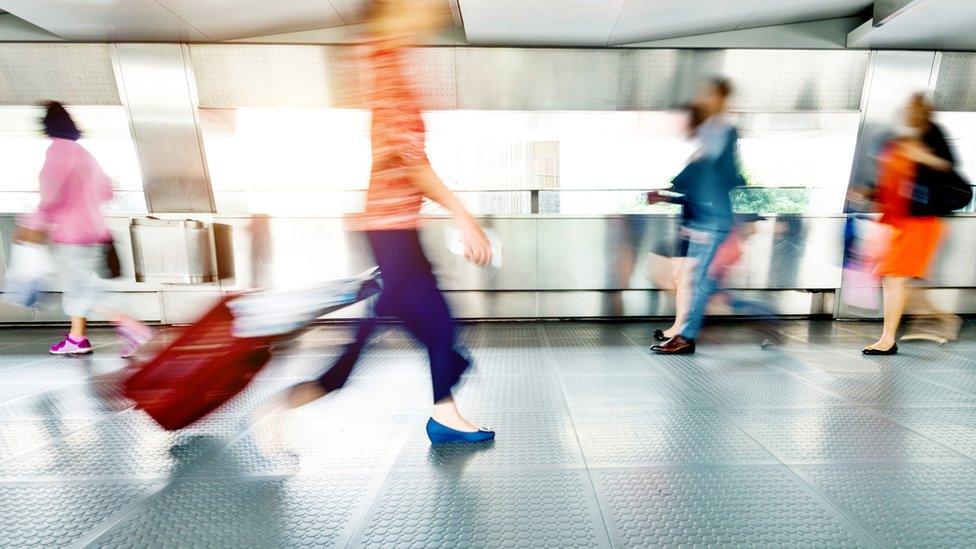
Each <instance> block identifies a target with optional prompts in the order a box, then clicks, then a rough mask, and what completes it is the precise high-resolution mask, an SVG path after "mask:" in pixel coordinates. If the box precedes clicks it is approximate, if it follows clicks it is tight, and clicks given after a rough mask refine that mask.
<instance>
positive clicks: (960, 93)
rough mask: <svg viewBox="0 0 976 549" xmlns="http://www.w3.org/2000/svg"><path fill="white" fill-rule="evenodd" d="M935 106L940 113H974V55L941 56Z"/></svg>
mask: <svg viewBox="0 0 976 549" xmlns="http://www.w3.org/2000/svg"><path fill="white" fill-rule="evenodd" d="M941 56H942V60H941V62H940V64H939V80H938V83H937V85H936V88H935V91H936V96H935V100H936V104H937V108H938V109H939V110H940V111H976V53H950V52H945V53H942V54H941Z"/></svg>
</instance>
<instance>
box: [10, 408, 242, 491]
mask: <svg viewBox="0 0 976 549" xmlns="http://www.w3.org/2000/svg"><path fill="white" fill-rule="evenodd" d="M236 429H237V422H224V423H218V422H211V423H208V424H206V425H205V426H200V427H193V428H188V429H183V430H181V431H174V432H171V431H165V430H163V429H162V428H161V427H159V426H158V425H156V424H155V423H153V422H152V420H151V419H149V417H148V416H145V415H144V414H141V413H139V412H129V413H125V414H120V415H119V416H118V417H116V418H113V419H110V420H107V421H102V422H99V423H96V424H94V425H92V426H91V427H88V428H86V429H82V430H79V431H75V432H73V433H71V434H68V435H67V436H65V437H63V438H61V439H59V440H57V441H55V442H54V443H53V444H50V445H47V446H43V447H41V448H39V449H36V450H34V451H31V452H28V453H26V454H23V455H20V456H18V457H16V459H13V460H9V461H7V462H5V463H3V464H0V478H3V479H90V478H127V477H166V476H170V475H173V474H179V473H181V472H184V471H186V470H188V469H190V468H191V467H193V466H194V465H195V464H196V463H197V462H198V461H199V460H200V458H201V457H203V456H206V455H207V454H209V453H210V452H213V451H214V450H216V449H217V448H219V447H220V446H222V445H223V444H224V443H226V441H227V440H228V438H229V437H230V435H231V434H233V433H234V432H235V431H236Z"/></svg>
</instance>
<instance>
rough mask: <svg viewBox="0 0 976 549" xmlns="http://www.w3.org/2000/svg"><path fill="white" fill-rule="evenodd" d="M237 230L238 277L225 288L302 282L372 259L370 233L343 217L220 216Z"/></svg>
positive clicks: (358, 268) (350, 270)
mask: <svg viewBox="0 0 976 549" xmlns="http://www.w3.org/2000/svg"><path fill="white" fill-rule="evenodd" d="M215 221H216V222H217V223H221V224H224V225H226V226H227V227H228V228H229V231H230V234H231V242H232V245H233V249H232V252H231V254H232V256H233V261H234V267H233V277H232V278H231V279H229V280H224V281H222V287H223V288H224V289H235V290H239V289H248V288H255V287H264V286H272V285H284V286H298V285H303V284H310V283H315V282H321V281H324V280H330V279H334V278H340V277H343V276H349V275H353V274H357V273H360V272H362V271H363V270H365V269H366V267H367V266H368V265H369V264H371V263H370V260H368V259H367V252H366V239H365V237H364V236H363V235H362V234H359V233H350V232H348V231H346V230H345V223H344V221H343V220H342V219H339V218H270V217H263V216H254V217H249V216H216V217H215Z"/></svg>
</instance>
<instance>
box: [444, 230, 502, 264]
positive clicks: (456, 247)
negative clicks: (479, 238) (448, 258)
mask: <svg viewBox="0 0 976 549" xmlns="http://www.w3.org/2000/svg"><path fill="white" fill-rule="evenodd" d="M485 236H487V237H488V242H489V243H491V266H492V267H494V268H496V269H500V268H501V266H502V240H501V239H500V238H498V234H497V233H496V232H495V231H493V230H491V229H485ZM447 249H448V251H450V252H451V253H452V254H454V255H460V256H463V255H464V237H462V236H461V231H459V230H457V229H448V231H447Z"/></svg>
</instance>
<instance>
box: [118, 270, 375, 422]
mask: <svg viewBox="0 0 976 549" xmlns="http://www.w3.org/2000/svg"><path fill="white" fill-rule="evenodd" d="M378 276H379V273H378V271H377V270H373V271H370V272H368V273H364V274H363V275H360V276H359V277H355V278H352V279H345V280H343V281H337V282H334V283H330V284H329V285H323V286H320V287H318V288H316V289H312V290H306V291H302V292H301V293H300V294H294V295H300V296H301V298H300V299H302V300H303V301H304V302H305V303H308V304H307V305H306V306H305V307H298V308H297V309H299V310H298V311H297V312H296V307H295V303H294V301H292V302H288V301H287V300H285V299H280V296H279V295H276V294H275V293H274V292H268V293H267V294H266V295H262V293H261V292H254V293H249V294H233V295H228V296H226V297H224V298H223V299H221V301H220V302H219V303H217V305H215V306H214V307H213V308H212V309H211V310H210V311H209V312H207V313H206V314H205V315H204V316H203V317H202V318H201V319H200V320H199V321H198V322H197V323H196V324H194V325H193V326H191V327H189V328H188V329H186V330H185V331H183V332H182V333H181V334H180V335H179V336H177V337H176V339H174V340H173V341H172V342H170V343H169V344H167V345H166V346H165V347H163V349H162V351H160V352H159V353H157V354H155V356H153V357H151V358H150V359H149V360H147V361H146V362H145V363H144V364H143V365H142V366H141V367H139V369H138V370H137V371H136V372H135V373H134V374H132V375H131V376H130V377H129V378H128V379H126V380H125V382H124V393H125V396H126V397H127V398H129V399H131V400H133V401H134V402H135V405H136V407H137V408H141V409H142V410H145V412H146V413H148V414H149V415H150V416H151V417H152V418H153V419H154V420H155V421H156V422H157V423H159V425H161V426H162V427H163V428H165V429H169V430H175V429H181V428H183V427H186V426H187V425H190V424H191V423H193V422H195V421H197V420H199V419H200V418H202V417H204V416H205V415H207V414H209V413H210V412H212V411H214V410H215V409H217V408H218V407H219V406H220V405H221V404H223V403H225V402H227V401H228V400H230V398H231V397H233V396H234V395H236V394H237V393H239V392H240V391H242V390H243V389H244V388H245V387H247V385H248V384H249V383H250V382H251V379H252V378H254V376H255V375H256V374H257V373H258V372H259V371H260V370H261V368H263V367H264V365H265V364H267V363H268V361H269V360H270V359H271V352H272V347H273V346H274V345H275V344H276V343H278V342H280V341H281V340H283V339H286V338H288V337H290V336H292V335H294V333H295V332H296V331H297V329H296V327H297V328H298V329H300V328H301V327H304V326H305V325H307V324H308V323H309V322H311V321H312V320H314V319H315V318H318V317H319V316H321V315H323V314H326V313H328V312H331V311H335V310H338V309H341V308H343V307H346V306H348V305H351V304H353V303H356V302H358V301H361V300H363V299H366V298H367V297H369V296H370V295H373V294H374V293H376V292H377V291H379V278H378ZM250 296H256V297H257V298H258V299H251V300H250V301H249V302H248V303H249V304H250V307H245V306H243V305H242V302H238V301H237V300H242V298H244V299H243V300H242V301H246V300H247V299H248V298H249V297H250ZM255 302H256V303H258V305H257V306H255V305H254V303H255ZM268 304H272V307H274V308H276V309H277V311H276V310H274V309H272V310H270V311H269V310H268V309H267V307H268ZM261 307H263V308H261ZM256 309H257V311H256ZM282 309H284V310H282ZM258 313H260V315H261V316H260V317H259V316H258ZM248 315H250V316H248ZM276 315H277V316H276ZM285 315H287V318H284V317H285ZM269 316H270V318H271V319H272V321H273V322H272V323H273V324H274V327H272V328H269V327H268V321H267V320H266V318H267V317H269ZM242 317H243V318H254V319H255V321H254V322H251V323H250V324H246V325H242V323H241V322H240V319H241V318H242ZM255 322H257V323H259V325H258V326H257V327H256V328H255V327H254V323H255ZM242 331H243V332H245V333H246V337H241V333H242Z"/></svg>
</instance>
